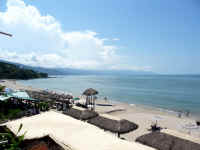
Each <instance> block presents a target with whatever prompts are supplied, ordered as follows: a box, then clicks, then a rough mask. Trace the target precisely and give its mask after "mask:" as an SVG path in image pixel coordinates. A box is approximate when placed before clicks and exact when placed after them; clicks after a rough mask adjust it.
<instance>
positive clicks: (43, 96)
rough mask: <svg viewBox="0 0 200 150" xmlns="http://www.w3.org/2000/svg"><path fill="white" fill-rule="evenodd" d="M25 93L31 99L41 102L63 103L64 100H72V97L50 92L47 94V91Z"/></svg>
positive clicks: (28, 91)
mask: <svg viewBox="0 0 200 150" xmlns="http://www.w3.org/2000/svg"><path fill="white" fill-rule="evenodd" d="M26 92H27V93H28V94H29V95H30V97H32V98H34V99H39V100H41V101H54V100H58V101H63V100H65V99H72V98H73V96H72V95H68V94H67V95H65V94H58V93H51V92H47V91H30V90H27V91H26Z"/></svg>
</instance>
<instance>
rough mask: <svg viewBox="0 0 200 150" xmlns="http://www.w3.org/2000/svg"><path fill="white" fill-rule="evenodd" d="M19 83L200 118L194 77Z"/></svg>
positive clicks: (199, 84)
mask: <svg viewBox="0 0 200 150" xmlns="http://www.w3.org/2000/svg"><path fill="white" fill-rule="evenodd" d="M20 82H21V83H23V84H25V85H30V86H33V87H37V88H44V89H50V90H57V91H64V92H69V93H72V94H73V95H76V96H79V95H81V93H82V92H83V91H84V90H85V89H87V88H90V87H92V88H95V89H96V90H98V91H99V97H100V98H103V97H105V96H107V97H108V99H110V100H114V101H120V102H127V103H130V104H140V105H146V106H151V107H157V108H162V109H167V110H174V111H179V110H182V111H190V112H192V113H193V114H195V115H200V76H197V75H193V76H192V75H134V76H117V75H116V76H95V75H88V76H86V75H83V76H78V75H68V76H57V78H48V79H35V80H27V81H20Z"/></svg>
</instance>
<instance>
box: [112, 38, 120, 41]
mask: <svg viewBox="0 0 200 150" xmlns="http://www.w3.org/2000/svg"><path fill="white" fill-rule="evenodd" d="M112 40H113V41H119V40H120V39H119V38H113V39H112Z"/></svg>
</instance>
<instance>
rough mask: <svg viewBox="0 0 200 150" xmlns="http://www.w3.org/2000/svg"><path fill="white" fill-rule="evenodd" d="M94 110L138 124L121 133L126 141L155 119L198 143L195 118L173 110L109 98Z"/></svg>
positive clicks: (14, 84) (7, 83) (10, 84)
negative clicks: (125, 132) (135, 127)
mask: <svg viewBox="0 0 200 150" xmlns="http://www.w3.org/2000/svg"><path fill="white" fill-rule="evenodd" d="M0 84H1V85H5V86H6V87H9V88H12V89H20V90H27V89H28V90H40V89H35V88H32V87H30V86H28V87H27V86H24V85H22V84H20V83H18V82H16V81H14V80H4V81H3V82H2V81H1V82H0ZM96 111H97V112H99V113H100V114H109V115H112V116H114V117H118V118H121V119H127V120H129V121H132V122H134V123H136V124H138V125H139V128H138V129H137V130H135V131H133V132H129V133H127V134H122V135H121V137H123V138H125V139H126V140H128V141H135V139H136V138H137V137H139V136H141V135H144V134H146V133H149V131H148V129H149V128H150V126H151V125H152V124H153V123H155V122H156V121H157V123H158V125H159V126H160V127H162V128H164V129H169V130H173V131H176V132H177V133H182V134H183V135H185V137H186V136H189V137H190V136H191V137H193V138H194V139H195V140H193V141H196V142H197V143H200V140H199V138H200V128H199V127H198V128H197V127H196V126H195V119H194V118H193V117H186V116H182V117H181V118H179V117H178V116H177V113H175V112H174V113H172V112H167V111H161V110H159V109H154V108H150V107H145V106H138V105H130V104H126V103H118V102H117V103H116V102H112V101H109V100H108V101H105V100H97V101H96Z"/></svg>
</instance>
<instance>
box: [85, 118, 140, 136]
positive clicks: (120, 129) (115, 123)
mask: <svg viewBox="0 0 200 150" xmlns="http://www.w3.org/2000/svg"><path fill="white" fill-rule="evenodd" d="M88 122H89V123H91V124H93V125H96V126H98V127H100V128H102V129H104V130H108V131H111V132H115V133H128V132H130V131H133V130H136V129H137V128H138V125H137V124H135V123H133V122H130V121H128V120H125V119H121V120H115V119H111V118H107V117H104V116H97V117H95V118H92V119H90V120H88Z"/></svg>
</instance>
